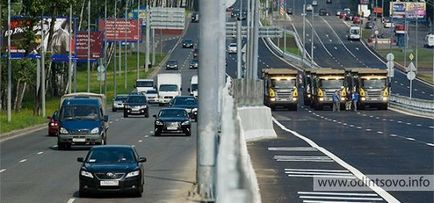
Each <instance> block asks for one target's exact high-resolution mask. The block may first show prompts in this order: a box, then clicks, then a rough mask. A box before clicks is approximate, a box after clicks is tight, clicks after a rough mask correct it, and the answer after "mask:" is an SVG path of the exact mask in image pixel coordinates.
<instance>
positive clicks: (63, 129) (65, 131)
mask: <svg viewBox="0 0 434 203" xmlns="http://www.w3.org/2000/svg"><path fill="white" fill-rule="evenodd" d="M68 133H69V132H68V131H67V130H66V129H65V128H63V127H61V128H60V134H68Z"/></svg>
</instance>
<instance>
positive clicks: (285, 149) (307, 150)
mask: <svg viewBox="0 0 434 203" xmlns="http://www.w3.org/2000/svg"><path fill="white" fill-rule="evenodd" d="M268 151H302V152H309V151H318V150H317V149H315V148H313V147H268Z"/></svg>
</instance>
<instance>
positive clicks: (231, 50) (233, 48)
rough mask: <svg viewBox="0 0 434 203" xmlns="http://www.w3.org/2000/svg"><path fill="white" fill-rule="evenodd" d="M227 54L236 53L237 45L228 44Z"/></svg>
mask: <svg viewBox="0 0 434 203" xmlns="http://www.w3.org/2000/svg"><path fill="white" fill-rule="evenodd" d="M227 52H228V53H230V54H234V53H237V43H234V42H232V43H230V44H229V45H228V48H227Z"/></svg>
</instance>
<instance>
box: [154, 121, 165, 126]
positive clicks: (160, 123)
mask: <svg viewBox="0 0 434 203" xmlns="http://www.w3.org/2000/svg"><path fill="white" fill-rule="evenodd" d="M155 125H163V122H161V121H155Z"/></svg>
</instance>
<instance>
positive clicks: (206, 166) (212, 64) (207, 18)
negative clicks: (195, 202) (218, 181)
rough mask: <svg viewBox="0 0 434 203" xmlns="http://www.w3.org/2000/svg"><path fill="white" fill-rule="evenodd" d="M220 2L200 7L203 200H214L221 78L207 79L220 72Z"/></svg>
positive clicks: (199, 180) (200, 180) (200, 183)
mask: <svg viewBox="0 0 434 203" xmlns="http://www.w3.org/2000/svg"><path fill="white" fill-rule="evenodd" d="M218 6H219V1H215V0H203V1H201V2H200V4H199V11H200V13H201V18H202V20H200V22H199V30H200V32H199V41H200V42H201V43H199V51H200V59H201V60H199V64H200V65H199V66H200V67H201V68H199V84H200V85H199V117H198V118H199V120H198V125H197V130H198V136H197V177H196V179H197V184H198V185H197V186H198V188H197V192H198V194H199V196H200V197H201V198H202V199H204V200H213V199H214V185H215V184H214V179H215V178H214V171H215V163H216V139H217V126H218V125H219V124H218V113H217V105H218V104H217V101H218V98H217V97H218V84H219V81H218V77H208V76H209V74H212V73H214V74H216V73H217V72H216V71H217V70H218V68H219V67H218V50H217V49H209V47H218V41H217V40H215V33H218V31H219V30H218V29H219V9H215V8H218Z"/></svg>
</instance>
